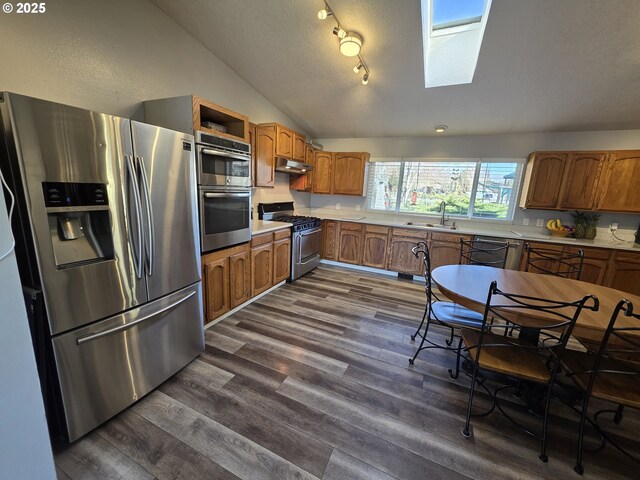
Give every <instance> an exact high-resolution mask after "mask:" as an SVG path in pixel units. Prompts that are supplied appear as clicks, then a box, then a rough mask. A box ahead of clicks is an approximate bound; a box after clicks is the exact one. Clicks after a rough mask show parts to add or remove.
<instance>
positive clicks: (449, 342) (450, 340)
mask: <svg viewBox="0 0 640 480" xmlns="http://www.w3.org/2000/svg"><path fill="white" fill-rule="evenodd" d="M449 329H450V330H451V332H449V340H445V341H444V343H446V344H447V347H450V346H451V344H452V343H453V328H449Z"/></svg>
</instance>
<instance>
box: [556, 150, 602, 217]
mask: <svg viewBox="0 0 640 480" xmlns="http://www.w3.org/2000/svg"><path fill="white" fill-rule="evenodd" d="M606 158H607V154H606V153H605V152H576V153H572V154H571V155H569V159H568V161H567V164H566V167H565V172H564V179H565V181H564V187H563V191H562V198H561V200H560V205H559V207H560V208H561V209H567V210H573V209H575V210H591V209H593V208H594V207H595V199H596V192H597V191H598V183H599V180H600V172H601V170H602V166H603V165H604V161H605V159H606Z"/></svg>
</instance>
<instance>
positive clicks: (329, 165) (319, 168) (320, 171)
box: [312, 151, 333, 193]
mask: <svg viewBox="0 0 640 480" xmlns="http://www.w3.org/2000/svg"><path fill="white" fill-rule="evenodd" d="M313 168H314V174H313V188H312V191H313V193H333V192H332V189H331V186H332V182H331V178H332V176H331V171H332V169H333V153H331V152H323V151H317V152H316V155H315V163H314V166H313Z"/></svg>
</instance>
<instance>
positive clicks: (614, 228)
mask: <svg viewBox="0 0 640 480" xmlns="http://www.w3.org/2000/svg"><path fill="white" fill-rule="evenodd" d="M609 230H611V231H612V232H615V231H616V230H618V224H617V223H612V224H611V225H609Z"/></svg>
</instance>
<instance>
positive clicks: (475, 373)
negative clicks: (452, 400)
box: [462, 362, 478, 438]
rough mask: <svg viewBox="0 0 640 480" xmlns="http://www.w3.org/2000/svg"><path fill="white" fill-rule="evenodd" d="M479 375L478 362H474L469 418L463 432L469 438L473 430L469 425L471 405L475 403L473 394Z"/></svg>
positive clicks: (468, 407) (468, 408) (468, 409)
mask: <svg viewBox="0 0 640 480" xmlns="http://www.w3.org/2000/svg"><path fill="white" fill-rule="evenodd" d="M477 376H478V363H477V362H474V364H473V375H472V377H471V388H470V389H469V403H468V405H467V419H466V421H465V424H464V429H463V430H462V434H463V435H464V436H465V437H467V438H469V437H470V436H471V432H470V431H469V426H470V424H471V407H472V405H473V395H474V393H475V391H476V378H477Z"/></svg>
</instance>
